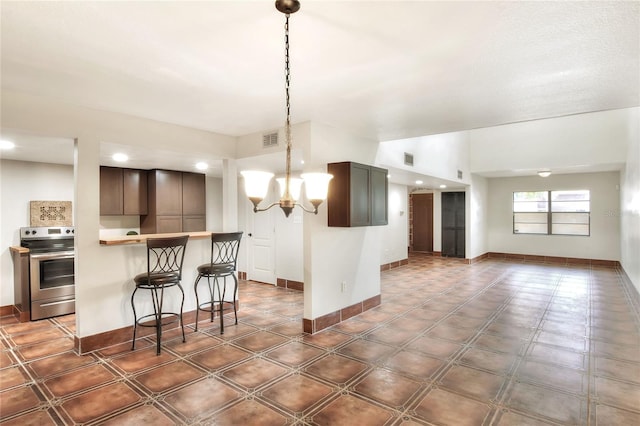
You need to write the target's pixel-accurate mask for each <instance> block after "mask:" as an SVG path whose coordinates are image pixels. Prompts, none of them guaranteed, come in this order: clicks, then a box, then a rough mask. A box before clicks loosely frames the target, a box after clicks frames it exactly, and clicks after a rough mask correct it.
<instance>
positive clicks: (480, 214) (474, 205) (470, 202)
mask: <svg viewBox="0 0 640 426" xmlns="http://www.w3.org/2000/svg"><path fill="white" fill-rule="evenodd" d="M465 201H466V202H467V217H466V221H467V231H466V232H467V234H468V235H467V247H466V250H465V254H466V257H467V259H473V258H475V257H478V256H481V255H483V254H485V253H487V252H488V251H489V250H488V247H489V244H488V235H487V225H488V221H489V212H488V210H489V183H488V181H487V179H486V178H483V177H482V176H478V175H475V174H472V175H471V186H470V187H469V188H468V189H467V194H466V200H465Z"/></svg>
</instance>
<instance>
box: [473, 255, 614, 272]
mask: <svg viewBox="0 0 640 426" xmlns="http://www.w3.org/2000/svg"><path fill="white" fill-rule="evenodd" d="M483 256H486V257H483ZM479 258H488V259H502V260H509V261H520V262H532V263H550V264H554V265H565V266H578V265H581V266H592V267H593V266H595V267H600V268H620V267H621V266H620V262H618V261H617V260H602V259H583V258H578V257H563V256H538V255H533V254H519V253H496V252H488V253H485V254H483V255H481V256H478V257H475V258H473V260H472V261H475V259H479ZM479 260H482V259H479Z"/></svg>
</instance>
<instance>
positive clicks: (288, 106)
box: [284, 13, 291, 197]
mask: <svg viewBox="0 0 640 426" xmlns="http://www.w3.org/2000/svg"><path fill="white" fill-rule="evenodd" d="M284 45H285V73H284V76H285V101H286V109H287V121H286V123H285V127H284V131H285V141H286V143H287V164H286V171H285V174H286V176H285V185H286V188H285V194H284V195H285V197H287V196H289V179H290V177H291V98H290V96H289V86H290V84H291V65H290V63H289V14H288V13H287V14H286V20H285V24H284Z"/></svg>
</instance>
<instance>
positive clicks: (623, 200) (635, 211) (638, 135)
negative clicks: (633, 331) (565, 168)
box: [620, 108, 640, 292]
mask: <svg viewBox="0 0 640 426" xmlns="http://www.w3.org/2000/svg"><path fill="white" fill-rule="evenodd" d="M627 115H628V126H627V127H626V131H627V136H626V137H627V140H628V141H629V142H628V148H627V164H626V167H625V169H624V170H623V171H622V173H621V174H620V189H621V194H620V215H621V229H622V231H621V234H622V242H621V248H620V251H621V253H620V263H621V264H622V267H623V268H624V270H625V272H626V273H627V275H628V276H629V278H630V279H631V281H632V283H633V285H634V286H635V288H636V289H637V290H638V292H640V108H632V109H630V110H628V111H627Z"/></svg>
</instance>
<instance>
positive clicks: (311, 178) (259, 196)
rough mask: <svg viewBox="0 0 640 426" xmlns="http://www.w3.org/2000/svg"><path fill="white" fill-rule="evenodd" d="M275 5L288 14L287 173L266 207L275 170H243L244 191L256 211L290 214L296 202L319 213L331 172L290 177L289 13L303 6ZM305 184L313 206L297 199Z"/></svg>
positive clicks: (287, 0) (281, 0)
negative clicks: (263, 203)
mask: <svg viewBox="0 0 640 426" xmlns="http://www.w3.org/2000/svg"><path fill="white" fill-rule="evenodd" d="M276 9H278V10H279V11H280V12H282V13H284V14H285V17H286V18H285V25H284V40H285V100H286V112H287V119H286V121H285V125H284V135H285V140H286V145H287V159H286V169H285V177H284V178H279V179H276V181H277V182H278V184H279V185H280V200H279V201H277V202H275V203H272V204H271V205H269V206H267V207H265V208H259V207H258V205H259V204H260V202H261V201H262V200H263V199H264V198H265V196H266V195H267V192H268V191H269V184H270V182H271V178H272V177H273V173H271V172H264V171H253V170H247V171H242V172H240V174H241V175H242V176H243V177H244V185H245V192H246V194H247V197H249V200H251V202H252V203H253V211H254V212H256V213H257V212H262V211H265V210H269V209H270V208H271V207H273V206H276V205H278V206H280V208H281V209H282V211H283V212H284V215H285V216H286V217H289V215H290V214H291V212H292V211H293V208H294V207H295V206H298V207H300V208H301V209H302V210H304V211H306V212H309V213H314V214H318V206H319V205H320V204H321V203H322V202H323V201H324V200H325V199H326V198H327V191H328V187H329V181H330V180H331V178H333V176H332V175H330V174H328V173H303V174H301V175H300V178H295V177H291V102H290V97H289V86H290V83H291V72H290V71H291V70H290V65H289V15H290V14H292V13H296V12H297V11H298V10H299V9H300V2H299V1H298V0H276ZM303 184H304V187H305V191H306V197H307V200H309V202H310V203H311V205H312V206H313V209H311V208H307V207H305V206H304V205H303V204H300V203H299V202H298V199H299V198H300V192H301V191H300V190H301V187H302V185H303Z"/></svg>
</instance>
